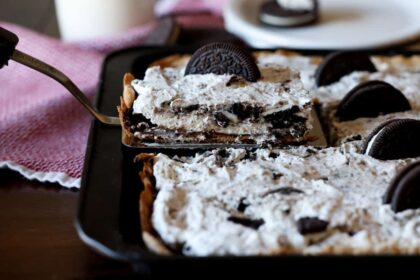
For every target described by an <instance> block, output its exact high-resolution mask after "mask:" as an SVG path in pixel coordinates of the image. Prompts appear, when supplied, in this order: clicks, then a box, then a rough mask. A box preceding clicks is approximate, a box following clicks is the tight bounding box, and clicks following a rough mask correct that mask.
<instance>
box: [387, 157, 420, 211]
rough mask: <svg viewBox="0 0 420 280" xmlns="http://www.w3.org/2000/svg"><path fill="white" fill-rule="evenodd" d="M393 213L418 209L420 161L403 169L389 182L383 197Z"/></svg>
mask: <svg viewBox="0 0 420 280" xmlns="http://www.w3.org/2000/svg"><path fill="white" fill-rule="evenodd" d="M384 204H391V209H392V210H393V211H394V212H401V211H404V210H407V209H417V208H420V161H418V162H415V163H413V164H411V165H409V166H407V167H406V168H405V169H403V170H402V171H401V172H400V173H399V174H398V175H397V176H396V177H395V178H394V179H393V180H392V182H391V184H390V185H389V187H388V190H387V192H386V193H385V196H384Z"/></svg>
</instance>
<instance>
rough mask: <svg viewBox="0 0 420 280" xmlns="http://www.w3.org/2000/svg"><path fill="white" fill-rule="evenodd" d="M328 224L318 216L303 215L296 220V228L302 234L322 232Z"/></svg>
mask: <svg viewBox="0 0 420 280" xmlns="http://www.w3.org/2000/svg"><path fill="white" fill-rule="evenodd" d="M328 224H329V223H328V222H327V221H324V220H321V219H319V218H318V217H303V218H300V219H299V220H298V221H297V222H296V225H297V230H298V231H299V233H300V234H302V235H305V234H311V233H318V232H323V231H325V230H326V229H327V227H328Z"/></svg>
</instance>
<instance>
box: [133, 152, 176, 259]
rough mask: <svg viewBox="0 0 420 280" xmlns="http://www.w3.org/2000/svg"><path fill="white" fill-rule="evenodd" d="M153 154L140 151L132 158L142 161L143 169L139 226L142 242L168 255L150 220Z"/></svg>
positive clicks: (154, 251)
mask: <svg viewBox="0 0 420 280" xmlns="http://www.w3.org/2000/svg"><path fill="white" fill-rule="evenodd" d="M154 156H155V155H154V154H146V153H142V154H139V155H137V156H136V158H135V159H134V161H135V162H142V163H143V169H142V170H141V171H140V172H139V176H140V180H141V182H142V184H143V187H144V189H143V191H142V192H141V193H140V197H139V214H140V226H141V230H142V238H143V242H144V244H145V245H146V247H147V248H148V249H149V250H150V251H152V252H153V253H155V254H159V255H165V256H169V255H172V252H171V250H170V249H169V248H168V247H167V246H166V245H165V244H164V242H163V241H162V240H161V239H160V237H159V236H158V235H157V233H156V232H155V230H154V228H153V225H152V221H151V216H152V212H153V203H154V198H155V196H154V193H155V192H156V191H155V190H156V189H155V186H154V185H153V183H152V182H153V179H152V178H153V160H154Z"/></svg>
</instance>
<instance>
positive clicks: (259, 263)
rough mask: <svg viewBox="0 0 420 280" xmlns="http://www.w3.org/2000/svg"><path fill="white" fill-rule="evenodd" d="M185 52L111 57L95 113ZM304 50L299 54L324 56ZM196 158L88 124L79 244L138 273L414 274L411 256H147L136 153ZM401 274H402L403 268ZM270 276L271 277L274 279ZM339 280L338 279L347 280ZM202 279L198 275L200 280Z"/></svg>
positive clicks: (109, 110)
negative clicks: (141, 145) (130, 79)
mask: <svg viewBox="0 0 420 280" xmlns="http://www.w3.org/2000/svg"><path fill="white" fill-rule="evenodd" d="M192 52H193V49H191V48H188V47H138V48H130V49H125V50H122V51H118V52H115V53H113V54H111V55H109V56H108V57H107V58H106V60H105V62H104V64H103V69H102V74H101V80H100V86H99V92H98V95H97V100H96V105H97V108H98V109H99V110H100V111H101V112H103V113H105V114H108V115H116V106H117V105H118V104H119V97H120V95H121V94H122V79H123V76H124V73H126V72H132V73H133V74H134V75H135V76H136V77H137V78H142V77H143V75H144V72H145V70H146V68H147V66H148V65H149V64H150V63H151V62H152V61H154V60H156V59H159V58H162V57H164V56H167V55H170V54H174V53H192ZM324 53H325V52H319V51H305V52H304V54H324ZM375 54H385V55H387V54H390V55H394V54H403V55H412V54H420V52H417V53H415V52H403V51H398V50H393V51H379V52H375ZM139 151H141V152H166V153H173V154H178V153H181V154H186V153H194V152H197V151H196V150H191V149H187V151H182V150H174V149H170V148H169V150H166V151H165V150H163V151H162V150H159V149H158V150H156V149H153V148H146V149H140V150H138V149H137V148H130V147H127V146H124V145H122V144H121V128H120V127H112V126H106V125H103V124H101V123H99V122H98V121H96V120H94V121H93V122H92V126H91V130H90V136H89V141H88V146H87V151H86V159H85V166H84V172H83V177H82V185H81V190H80V196H79V205H78V211H77V217H76V228H77V232H78V234H79V236H80V237H81V239H82V240H83V241H84V242H85V243H86V244H87V245H88V246H89V247H91V248H92V249H94V250H95V251H97V252H99V253H101V254H103V255H106V256H108V257H111V258H114V259H117V260H122V261H126V262H129V263H131V264H132V266H133V269H134V270H135V271H136V272H139V273H144V272H146V273H151V274H152V275H155V274H168V273H171V274H172V273H182V274H183V275H186V274H191V275H197V276H200V277H201V276H202V277H204V276H203V275H205V276H218V275H220V276H225V275H227V274H232V275H235V276H239V275H247V276H249V275H251V274H258V275H260V274H264V273H270V274H271V275H274V276H276V277H281V275H283V276H284V275H290V274H289V273H293V274H292V275H296V276H298V275H301V274H306V275H308V276H309V275H310V276H312V275H313V276H315V275H322V276H327V274H328V275H335V276H339V275H341V274H336V273H338V272H339V271H341V270H342V269H345V270H346V272H345V273H346V274H344V275H345V276H349V275H351V274H354V275H360V273H362V271H365V270H372V271H375V273H376V274H378V273H381V272H382V273H383V272H386V273H391V272H393V271H395V270H396V269H398V270H399V271H404V274H406V273H408V271H410V270H411V271H413V272H414V271H416V267H417V265H419V264H420V258H418V257H414V256H407V257H401V256H400V257H396V256H356V257H351V256H272V257H260V256H253V257H233V256H229V257H186V256H169V257H167V256H166V257H165V256H159V255H155V254H153V253H152V252H150V251H148V250H147V248H146V247H145V245H144V243H143V242H142V239H141V233H140V222H139V213H138V209H139V204H138V198H139V193H140V191H141V183H140V180H139V178H138V175H137V174H138V171H139V169H140V166H139V165H137V164H134V163H133V157H134V156H135V155H136V154H137V153H138V152H139ZM401 269H404V270H401ZM273 273H275V274H273ZM344 275H343V276H344ZM200 277H199V278H200Z"/></svg>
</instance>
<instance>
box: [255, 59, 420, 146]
mask: <svg viewBox="0 0 420 280" xmlns="http://www.w3.org/2000/svg"><path fill="white" fill-rule="evenodd" d="M371 60H372V62H373V63H374V64H375V67H376V68H377V69H378V72H375V73H368V72H357V71H356V72H353V73H351V74H349V75H346V76H344V77H342V78H341V79H340V80H339V81H338V82H335V83H333V84H331V85H328V86H323V87H319V88H318V87H317V86H316V85H315V78H314V73H315V71H316V68H317V67H318V65H317V63H318V62H319V61H318V60H316V59H314V58H311V57H305V56H288V55H282V54H273V55H264V56H262V57H260V58H259V59H258V62H259V63H260V64H264V65H271V66H272V67H275V66H276V65H283V66H287V67H290V68H292V69H294V70H296V71H298V72H300V75H301V80H302V83H303V84H304V86H305V88H306V89H308V91H309V92H310V94H311V96H312V97H313V99H314V101H316V103H320V104H321V106H322V114H323V116H322V117H323V118H324V120H325V121H326V122H327V123H328V126H329V131H328V132H329V134H330V135H329V137H330V139H331V140H332V144H333V145H340V144H342V143H344V142H347V141H353V140H356V139H363V138H365V137H366V136H367V135H368V134H369V133H370V132H371V131H372V130H373V129H374V128H376V127H377V126H378V125H380V124H381V123H383V122H385V121H387V120H390V119H394V118H412V119H420V70H419V66H418V61H419V60H420V56H413V57H409V58H407V57H401V56H390V57H383V56H373V57H371ZM369 80H381V81H385V82H388V83H389V84H391V85H393V86H394V87H396V88H397V89H399V90H400V91H401V92H402V93H403V94H404V96H405V97H406V98H407V99H408V101H409V102H410V105H411V107H412V110H411V111H408V112H398V113H392V114H387V115H385V116H378V117H376V118H359V119H356V120H353V121H345V122H340V121H339V120H338V119H337V118H336V117H335V112H336V107H337V106H338V104H339V103H340V101H341V100H342V99H343V98H344V96H346V94H347V93H348V92H349V91H350V90H351V89H352V88H353V87H355V86H357V85H358V84H360V83H362V82H366V81H369Z"/></svg>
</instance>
